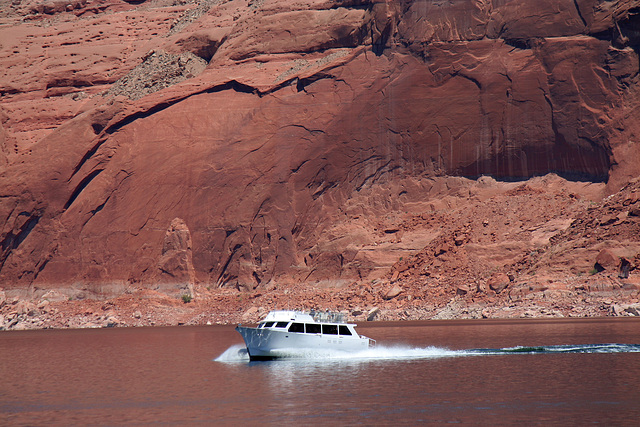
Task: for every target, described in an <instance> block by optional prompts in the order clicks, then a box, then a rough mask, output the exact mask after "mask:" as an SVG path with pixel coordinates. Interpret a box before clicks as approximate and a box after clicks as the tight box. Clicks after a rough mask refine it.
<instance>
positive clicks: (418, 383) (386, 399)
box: [0, 319, 640, 425]
mask: <svg viewBox="0 0 640 427" xmlns="http://www.w3.org/2000/svg"><path fill="white" fill-rule="evenodd" d="M358 330H359V332H361V333H363V334H365V335H367V336H370V337H372V338H374V339H376V340H377V341H378V346H377V347H376V348H373V349H370V350H367V351H364V352H361V353H355V354H344V353H339V352H329V353H313V354H309V353H303V354H300V353H295V352H294V353H292V354H290V357H289V358H287V359H282V360H276V361H269V362H249V360H248V357H247V355H246V351H244V348H243V346H242V345H241V343H242V340H241V338H240V336H239V335H238V334H237V333H236V332H235V331H234V330H233V328H232V327H220V326H212V327H179V328H140V329H103V330H75V331H16V332H11V331H10V332H3V333H0V358H1V360H2V363H0V421H1V422H0V424H3V425H70V424H75V425H87V424H91V425H148V424H180V425H184V424H203V423H204V424H211V423H217V424H236V423H242V424H255V423H265V424H309V423H323V424H365V425H372V424H376V425H380V424H382V425H410V424H415V423H418V422H427V423H470V424H474V425H478V424H479V425H493V424H496V423H497V424H516V423H525V424H549V423H551V424H569V425H583V424H585V423H600V424H604V425H638V424H637V422H638V421H637V420H638V419H640V386H639V384H640V322H639V321H638V320H636V319H597V320H562V321H557V320H553V321H532V320H527V321H454V322H436V321H432V322H408V323H369V324H365V325H361V326H360V327H359V328H358Z"/></svg>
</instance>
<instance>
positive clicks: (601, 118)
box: [0, 0, 640, 293]
mask: <svg viewBox="0 0 640 427" xmlns="http://www.w3.org/2000/svg"><path fill="white" fill-rule="evenodd" d="M0 3H1V4H2V8H1V9H2V12H0V20H1V21H0V22H1V23H2V24H3V25H2V26H1V27H0V61H1V63H2V66H3V70H6V73H5V76H4V77H3V78H2V81H0V97H1V100H2V103H1V106H0V125H1V126H0V182H1V183H2V185H0V242H1V246H0V284H1V285H2V287H4V288H5V289H7V290H9V289H12V290H24V291H25V292H26V291H27V290H28V291H29V292H31V293H37V292H44V291H45V290H46V289H48V288H56V287H65V286H70V285H71V284H74V286H76V285H77V284H85V285H86V286H89V287H92V286H93V287H96V289H98V290H99V291H100V292H108V291H109V289H121V288H122V286H124V285H126V284H132V283H133V284H139V285H140V286H151V284H152V283H155V282H156V281H159V282H167V281H171V280H174V279H175V280H176V282H180V283H194V282H199V283H204V284H211V285H213V286H234V287H237V288H242V289H252V288H256V287H259V286H264V285H265V284H267V283H269V282H272V281H274V280H278V281H280V282H285V283H286V282H290V283H297V282H311V283H330V284H334V285H335V284H338V285H339V284H348V283H352V282H353V281H359V280H369V279H372V278H376V277H380V276H382V275H384V274H386V273H385V272H386V271H387V270H386V269H388V267H390V266H391V265H393V264H394V263H395V262H396V261H398V255H397V254H398V253H399V252H398V250H401V251H405V252H406V253H413V254H415V253H418V252H419V251H420V250H422V249H423V248H425V245H427V244H428V243H429V242H431V241H432V240H433V239H434V238H435V236H434V235H433V231H425V232H424V233H423V234H421V235H420V234H414V235H412V237H411V238H409V237H407V235H406V234H405V235H404V236H403V235H401V234H400V233H396V232H393V233H392V234H394V235H395V237H394V241H393V243H389V245H387V246H385V247H380V246H378V242H377V240H376V239H377V237H375V236H378V234H377V233H378V229H377V225H378V224H379V222H380V219H381V218H384V217H385V216H388V215H391V214H393V213H394V212H399V211H403V210H404V211H407V210H408V209H409V208H408V207H409V206H411V204H412V203H417V202H421V201H424V200H427V199H429V198H431V197H433V196H434V195H435V196H446V195H447V194H448V193H447V191H448V190H447V191H444V190H442V189H440V188H438V186H439V185H445V186H449V185H450V184H451V183H452V182H454V181H455V180H453V181H452V180H449V181H447V180H446V179H444V178H443V179H440V178H438V179H436V178H435V177H443V176H467V177H474V178H475V177H479V176H482V175H491V176H493V177H495V178H501V179H502V178H504V179H509V180H511V179H522V178H525V179H526V178H529V177H532V176H536V175H544V174H547V173H551V172H553V173H556V174H558V175H560V176H563V177H565V178H571V179H577V178H579V179H581V180H584V181H588V182H605V181H606V182H608V191H610V192H615V191H617V190H618V189H619V188H621V187H622V186H623V185H624V184H626V183H627V182H629V181H630V180H631V179H632V178H633V177H636V176H637V175H638V173H639V172H640V171H639V170H638V168H639V164H638V162H637V158H638V156H639V155H640V152H639V148H638V147H639V146H638V144H637V142H636V141H637V140H638V133H639V132H640V108H639V107H640V105H638V104H639V102H640V101H638V100H639V99H640V97H639V96H638V95H639V86H638V79H639V77H638V71H639V61H638V50H639V49H640V33H638V31H637V28H638V26H639V25H640V20H639V16H638V15H637V14H636V12H637V10H638V9H637V8H638V7H640V1H631V0H629V1H622V0H621V1H601V0H579V1H572V0H571V1H570V0H561V1H533V0H531V1H506V0H500V1H471V0H469V1H460V2H427V1H418V2H404V1H379V0H355V1H351V0H346V1H343V0H335V1H330V0H329V1H328V0H310V1H305V2H298V1H294V0H291V1H283V0H281V1H276V0H264V1H253V0H251V1H249V2H247V1H244V0H231V1H227V2H214V1H206V0H202V1H199V2H188V1H183V2H173V1H168V0H166V1H165V0H156V1H147V2H144V1H143V2H123V1H119V0H97V1H92V2H86V1H84V0H82V1H77V2H71V3H69V2H64V6H63V3H55V2H53V3H41V2H35V1H33V2H29V1H26V2H20V3H17V4H16V2H13V3H10V2H8V1H6V0H2V1H1V2H0ZM445 182H446V183H447V184H443V183H445ZM479 182H480V181H479ZM460 188H462V187H460ZM461 191H462V190H461ZM467 191H468V190H467ZM526 191H528V190H526ZM533 194H534V196H535V192H533ZM467 196H469V197H471V194H469V193H467ZM443 200H444V199H443ZM445 202H446V201H445ZM445 202H443V203H445ZM434 203H435V204H436V205H437V204H438V203H440V202H437V201H436V202H434ZM434 206H435V205H434ZM439 206H440V205H439ZM442 207H443V208H446V207H445V206H444V205H443V206H442ZM434 209H436V208H435V207H434ZM629 215H631V216H633V215H635V214H633V213H631V212H630V213H629ZM177 218H181V220H177ZM565 220H566V218H565ZM547 226H549V227H552V226H554V224H547ZM555 226H556V227H560V228H559V229H564V228H562V227H561V226H560V223H557V224H555ZM389 230H392V229H391V228H389ZM549 230H550V229H540V230H539V234H538V235H537V237H539V238H541V239H543V240H544V239H546V241H548V240H549V238H550V237H551V236H553V235H554V233H553V232H551V231H549ZM458 232H460V233H461V234H460V235H459V236H457V237H456V238H454V239H452V240H451V242H448V241H447V242H445V241H443V242H442V243H443V245H441V246H438V248H440V249H439V251H438V252H439V253H438V255H437V257H444V258H446V257H447V256H450V254H451V253H453V252H455V251H456V249H455V248H457V247H460V246H464V245H465V240H464V235H463V234H464V229H460V230H458ZM383 233H384V232H383ZM189 236H190V237H189ZM374 244H375V246H376V248H374V247H373V246H374ZM394 251H395V252H394ZM631 258H633V256H631Z"/></svg>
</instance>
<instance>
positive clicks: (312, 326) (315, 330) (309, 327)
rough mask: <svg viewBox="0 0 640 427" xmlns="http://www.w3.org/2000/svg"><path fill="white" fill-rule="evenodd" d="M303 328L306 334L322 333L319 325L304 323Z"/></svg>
mask: <svg viewBox="0 0 640 427" xmlns="http://www.w3.org/2000/svg"><path fill="white" fill-rule="evenodd" d="M305 327H306V328H307V333H308V334H320V333H322V329H321V328H320V325H318V324H316V323H305Z"/></svg>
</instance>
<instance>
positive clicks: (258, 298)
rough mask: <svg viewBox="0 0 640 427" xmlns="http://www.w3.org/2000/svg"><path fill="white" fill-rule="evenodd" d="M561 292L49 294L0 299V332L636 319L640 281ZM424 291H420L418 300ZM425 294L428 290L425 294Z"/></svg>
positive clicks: (372, 287)
mask: <svg viewBox="0 0 640 427" xmlns="http://www.w3.org/2000/svg"><path fill="white" fill-rule="evenodd" d="M563 283H564V284H563V285H561V286H557V283H556V285H555V286H554V285H551V287H550V286H548V285H546V286H543V285H540V284H539V283H538V284H530V285H528V284H523V283H520V284H517V285H510V286H511V287H513V288H514V289H518V288H519V287H520V288H526V289H528V291H527V292H519V293H518V292H511V293H508V292H505V293H501V294H495V293H494V292H492V291H489V292H488V293H480V292H475V293H467V294H466V295H459V294H457V295H453V294H445V295H440V296H439V297H435V298H434V297H429V296H428V295H426V294H425V293H423V294H420V289H418V288H411V287H404V288H403V290H402V292H400V293H399V294H398V295H397V296H396V297H394V298H393V299H387V298H386V295H387V293H386V291H385V290H384V289H383V288H382V287H381V286H382V285H383V284H380V283H374V284H367V285H363V284H360V285H357V284H353V285H351V286H346V287H343V288H329V289H324V290H317V289H315V290H314V289H311V288H308V289H303V288H301V287H299V286H298V287H292V288H286V287H282V288H276V287H272V288H271V289H268V290H264V291H259V292H253V293H246V292H238V291H232V290H228V289H215V290H208V289H206V288H202V287H196V289H195V294H196V296H195V298H193V299H192V300H191V301H190V302H188V303H185V302H184V301H183V299H182V298H181V297H180V296H175V295H174V296H170V295H167V294H165V293H162V292H158V291H150V290H145V289H128V290H127V291H125V292H124V293H123V294H122V295H119V296H117V297H114V298H110V299H102V300H99V299H93V298H84V297H83V296H82V295H81V294H78V295H77V296H76V297H75V298H74V297H67V296H65V295H63V294H62V293H57V292H55V291H51V292H49V293H48V294H47V295H46V296H44V297H42V298H40V299H38V300H29V299H24V298H18V297H9V298H7V296H6V294H5V293H4V292H3V293H1V294H0V330H26V329H66V328H72V329H75V328H104V327H142V326H178V325H212V324H237V323H256V322H257V321H258V320H260V319H261V318H262V317H264V316H265V315H266V313H267V312H268V311H270V310H274V309H302V310H309V309H320V310H325V309H327V310H334V311H340V312H342V313H344V314H346V318H347V319H348V320H349V321H355V322H365V321H367V320H368V319H370V320H375V321H398V320H406V321H409V320H452V319H521V318H538V319H539V318H581V317H582V318H586V317H603V316H629V317H633V316H639V315H640V281H639V280H637V278H635V277H632V278H631V279H625V280H621V279H618V278H614V277H610V276H603V277H598V278H587V279H582V278H580V280H579V281H575V280H574V281H572V280H564V281H563ZM424 291H425V290H423V292H424ZM426 292H428V290H426Z"/></svg>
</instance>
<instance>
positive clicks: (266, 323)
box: [264, 322, 276, 328]
mask: <svg viewBox="0 0 640 427" xmlns="http://www.w3.org/2000/svg"><path fill="white" fill-rule="evenodd" d="M274 323H276V322H265V323H264V327H265V328H270V327H272V326H273V324H274Z"/></svg>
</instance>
